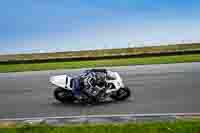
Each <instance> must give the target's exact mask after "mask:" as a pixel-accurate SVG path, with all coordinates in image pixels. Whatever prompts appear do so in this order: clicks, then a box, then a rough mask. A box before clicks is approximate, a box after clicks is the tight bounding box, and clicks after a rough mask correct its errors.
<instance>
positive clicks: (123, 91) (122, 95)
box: [111, 87, 131, 101]
mask: <svg viewBox="0 0 200 133" xmlns="http://www.w3.org/2000/svg"><path fill="white" fill-rule="evenodd" d="M130 95H131V91H130V89H129V88H128V87H124V88H120V89H119V90H118V91H117V92H116V94H115V95H112V96H111V98H113V99H114V100H117V101H122V100H125V99H126V98H128V97H130Z"/></svg>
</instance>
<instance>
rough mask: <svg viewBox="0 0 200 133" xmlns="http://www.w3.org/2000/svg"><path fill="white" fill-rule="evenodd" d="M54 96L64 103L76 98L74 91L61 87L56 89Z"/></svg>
mask: <svg viewBox="0 0 200 133" xmlns="http://www.w3.org/2000/svg"><path fill="white" fill-rule="evenodd" d="M54 97H55V99H56V100H58V101H60V102H62V103H64V102H73V101H74V100H75V99H74V96H73V93H72V91H70V90H66V89H63V88H60V87H58V88H56V89H55V90H54Z"/></svg>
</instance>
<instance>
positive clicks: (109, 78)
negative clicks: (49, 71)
mask: <svg viewBox="0 0 200 133" xmlns="http://www.w3.org/2000/svg"><path fill="white" fill-rule="evenodd" d="M90 72H95V74H96V75H101V76H99V77H100V78H99V79H98V85H96V86H95V84H97V83H96V82H95V81H96V80H97V79H93V78H83V79H84V80H83V79H82V77H83V75H84V74H88V73H90ZM102 75H103V76H102ZM97 77H98V76H97ZM77 79H79V81H80V82H79V83H77V82H75V81H77ZM85 80H86V81H85ZM81 81H84V82H87V84H88V86H86V85H84V83H81ZM50 82H51V84H53V85H54V86H56V89H55V90H54V97H55V99H57V100H58V101H60V102H62V103H64V102H74V101H79V102H82V103H89V104H94V103H99V102H103V101H105V100H106V99H107V98H111V99H112V100H117V101H121V100H125V99H126V98H128V97H129V96H130V94H131V92H130V89H129V88H128V87H126V86H125V85H124V83H123V80H122V78H121V77H120V75H119V74H118V73H117V72H113V71H110V70H106V69H91V70H86V71H85V72H83V73H82V74H80V75H79V76H75V77H72V76H68V75H58V76H52V77H50ZM99 83H100V84H99ZM77 84H78V86H81V96H82V99H81V100H79V99H77V98H76V97H75V95H74V93H73V89H75V86H77ZM94 86H95V87H94Z"/></svg>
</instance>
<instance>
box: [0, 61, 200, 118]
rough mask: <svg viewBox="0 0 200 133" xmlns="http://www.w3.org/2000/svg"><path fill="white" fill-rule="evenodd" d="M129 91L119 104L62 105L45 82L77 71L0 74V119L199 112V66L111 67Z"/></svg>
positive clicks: (47, 82) (191, 64)
mask: <svg viewBox="0 0 200 133" xmlns="http://www.w3.org/2000/svg"><path fill="white" fill-rule="evenodd" d="M109 69H110V70H113V71H117V72H119V73H120V74H121V76H122V77H123V79H124V81H125V84H126V85H127V86H129V87H130V88H131V91H132V96H131V97H130V98H129V99H128V100H126V101H122V102H114V103H104V104H100V105H95V106H83V105H79V104H70V103H69V104H62V103H59V102H58V101H56V100H55V99H54V97H53V95H52V93H53V88H55V87H53V86H52V85H51V84H50V83H49V81H48V79H49V77H50V76H53V75H59V74H78V73H79V72H81V71H83V69H81V70H80V69H79V70H57V71H43V72H22V73H9V74H3V73H2V74H0V85H1V86H0V118H23V117H54V116H66V115H85V114H121V113H122V114H124V113H191V112H193V113H195V112H200V63H183V64H165V65H145V66H126V67H113V68H109Z"/></svg>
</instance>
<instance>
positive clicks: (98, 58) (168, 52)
mask: <svg viewBox="0 0 200 133" xmlns="http://www.w3.org/2000/svg"><path fill="white" fill-rule="evenodd" d="M199 53H200V49H199V50H178V51H165V52H163V51H162V52H156V51H155V52H146V53H136V54H134V53H132V54H129V53H128V54H125V53H123V54H120V53H119V54H113V55H112V54H111V55H108V56H104V55H102V56H96V57H93V56H88V57H85V56H83V57H81V56H80V57H70V58H69V57H67V58H52V59H51V58H50V59H34V60H8V61H0V64H29V63H47V62H65V61H86V60H102V59H119V58H131V57H133V58H134V57H135V58H136V57H137V58H139V57H153V56H170V55H187V54H199Z"/></svg>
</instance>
